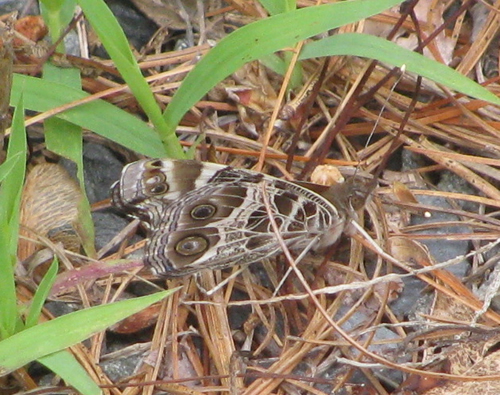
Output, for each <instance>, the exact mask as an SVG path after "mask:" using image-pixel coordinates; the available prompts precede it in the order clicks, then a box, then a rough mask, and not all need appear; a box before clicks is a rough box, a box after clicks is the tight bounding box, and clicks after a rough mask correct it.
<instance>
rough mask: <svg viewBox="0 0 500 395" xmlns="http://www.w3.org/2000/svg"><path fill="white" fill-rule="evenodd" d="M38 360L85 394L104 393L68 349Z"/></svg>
mask: <svg viewBox="0 0 500 395" xmlns="http://www.w3.org/2000/svg"><path fill="white" fill-rule="evenodd" d="M37 361H38V362H40V363H41V364H42V365H45V366H46V367H47V368H49V369H50V370H52V371H53V372H54V373H55V374H57V375H58V376H59V377H61V378H62V379H63V380H64V381H65V382H66V383H67V384H69V385H71V386H72V387H74V388H75V389H76V390H77V391H78V392H80V393H81V394H83V395H99V394H101V393H102V391H101V389H100V388H99V386H98V385H97V384H96V383H95V382H94V381H93V380H92V378H91V377H90V376H89V374H88V373H87V371H86V370H85V369H84V367H83V366H82V365H80V363H79V362H78V361H77V360H76V358H75V357H74V356H73V354H71V353H70V352H69V351H68V350H61V351H58V352H56V353H53V354H49V355H46V356H45V357H42V358H38V360H37Z"/></svg>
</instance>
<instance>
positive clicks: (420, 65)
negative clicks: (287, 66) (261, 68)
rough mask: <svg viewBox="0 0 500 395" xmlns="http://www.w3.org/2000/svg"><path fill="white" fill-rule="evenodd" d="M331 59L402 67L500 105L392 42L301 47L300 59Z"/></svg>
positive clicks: (330, 40) (363, 37) (349, 37)
mask: <svg viewBox="0 0 500 395" xmlns="http://www.w3.org/2000/svg"><path fill="white" fill-rule="evenodd" d="M333 55H354V56H362V57H365V58H370V59H377V60H380V61H381V62H385V63H389V64H392V65H394V66H397V67H401V66H402V65H405V67H406V70H407V71H411V72H414V73H417V74H418V75H421V76H422V77H426V78H428V79H430V80H432V81H435V82H438V83H440V84H443V85H445V86H447V87H448V88H451V89H453V90H456V91H458V92H461V93H464V94H466V95H469V96H472V97H475V98H477V99H481V100H486V101H489V102H491V103H494V104H500V99H499V98H498V97H496V96H495V95H494V94H493V93H491V92H490V91H488V90H487V89H485V88H483V87H482V86H481V85H479V84H478V83H476V82H474V81H472V80H471V79H469V78H467V77H466V76H464V75H462V74H460V73H458V72H456V71H455V70H453V69H452V68H450V67H448V66H446V65H444V64H442V63H439V62H436V61H435V60H432V59H429V58H427V57H425V56H423V55H420V54H419V53H416V52H412V51H409V50H407V49H405V48H403V47H401V46H399V45H397V44H394V43H393V42H390V41H387V40H384V39H383V38H379V37H375V36H370V35H368V34H361V33H346V34H339V35H336V36H331V37H327V38H325V39H322V40H319V41H315V42H312V43H309V44H307V45H305V46H304V48H303V51H302V53H301V54H300V59H308V58H312V57H321V56H333Z"/></svg>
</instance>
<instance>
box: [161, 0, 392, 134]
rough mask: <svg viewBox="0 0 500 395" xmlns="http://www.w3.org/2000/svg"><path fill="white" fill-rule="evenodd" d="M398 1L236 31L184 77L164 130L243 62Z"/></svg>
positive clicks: (357, 2) (315, 11)
mask: <svg viewBox="0 0 500 395" xmlns="http://www.w3.org/2000/svg"><path fill="white" fill-rule="evenodd" d="M401 2H402V1H400V0H353V1H345V2H338V3H334V4H324V5H320V6H314V7H306V8H302V9H299V10H294V11H290V12H286V13H282V14H279V15H275V16H272V17H270V18H267V19H263V20H260V21H257V22H254V23H251V24H249V25H246V26H244V27H242V28H241V29H238V30H236V31H235V32H233V33H231V34H229V35H228V36H226V37H225V38H223V39H222V40H221V41H220V42H219V43H218V44H217V45H216V46H215V47H214V48H212V49H211V50H210V52H208V53H207V54H206V55H205V56H204V57H203V58H202V59H201V60H200V62H199V63H198V64H197V65H196V67H195V68H194V69H193V70H191V72H190V73H189V74H188V75H187V76H186V78H185V79H184V81H183V83H182V85H181V86H180V88H179V89H178V90H177V92H176V93H175V95H174V97H173V98H172V101H171V102H170V104H169V106H168V107H167V109H166V111H165V112H164V114H163V116H164V117H165V120H166V121H167V126H168V130H169V131H171V132H173V131H175V128H176V127H177V125H178V123H179V122H180V120H181V119H182V117H183V116H184V114H185V113H186V112H187V111H188V110H189V109H190V108H191V107H192V106H193V105H194V104H195V103H196V102H197V101H198V100H200V99H201V97H202V96H203V95H205V94H206V93H207V92H208V91H209V90H210V89H211V88H212V87H214V86H215V85H216V84H217V83H218V82H220V81H222V80H223V79H224V78H226V77H227V76H228V75H230V74H231V73H233V72H234V71H236V70H237V69H239V68H240V67H241V66H243V65H244V64H245V63H248V62H250V61H252V60H255V59H260V58H261V57H263V56H265V55H269V54H271V53H273V52H276V51H278V50H280V49H283V48H286V47H290V46H293V45H294V44H295V43H297V42H298V41H300V40H304V39H306V38H308V37H312V36H314V35H316V34H319V33H322V32H325V31H327V30H329V29H334V28H336V27H339V26H342V25H345V24H348V23H353V22H356V21H358V20H361V19H363V18H366V17H369V16H371V15H374V14H377V13H379V12H382V11H384V10H385V9H387V8H390V7H392V6H394V5H397V4H399V3H401ZM292 27H293V28H292Z"/></svg>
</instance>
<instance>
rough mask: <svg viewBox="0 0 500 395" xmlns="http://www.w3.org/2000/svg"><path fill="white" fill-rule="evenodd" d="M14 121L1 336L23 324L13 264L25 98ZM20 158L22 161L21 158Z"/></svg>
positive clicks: (1, 262) (2, 229) (0, 195)
mask: <svg viewBox="0 0 500 395" xmlns="http://www.w3.org/2000/svg"><path fill="white" fill-rule="evenodd" d="M16 104H17V107H16V111H15V112H14V118H13V120H12V134H11V138H10V142H9V149H8V151H7V161H8V162H10V163H13V161H14V162H15V164H14V165H13V166H12V167H11V169H10V172H9V175H8V177H6V178H5V179H4V180H3V182H2V184H1V185H0V234H1V235H0V290H1V297H0V338H6V337H8V336H11V335H13V334H14V333H15V331H16V329H17V328H18V326H20V321H19V317H18V314H17V305H16V289H15V283H14V265H15V263H16V253H17V240H18V233H19V206H20V200H21V191H22V188H23V183H24V174H25V172H26V161H25V158H26V152H27V142H26V132H25V129H24V106H23V97H22V96H20V97H18V101H17V103H16ZM19 158H20V160H18V159H19Z"/></svg>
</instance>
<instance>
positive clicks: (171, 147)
mask: <svg viewBox="0 0 500 395" xmlns="http://www.w3.org/2000/svg"><path fill="white" fill-rule="evenodd" d="M78 3H79V5H80V7H82V10H83V12H84V13H85V17H86V18H87V20H88V21H89V23H90V24H91V25H92V27H93V28H94V30H95V32H96V33H97V35H98V36H99V39H100V40H101V42H102V43H103V45H104V47H105V48H106V50H107V51H108V54H109V56H111V59H113V61H114V62H115V65H116V67H117V68H118V70H119V71H120V74H121V75H122V77H123V78H124V79H125V81H126V82H127V84H128V86H129V87H130V90H131V91H132V93H133V94H134V96H135V98H136V99H137V101H138V102H139V104H140V105H141V107H142V109H143V110H144V112H145V113H146V114H147V115H148V117H149V119H150V120H151V122H152V123H153V125H154V126H155V129H156V131H157V132H158V133H159V134H160V136H161V139H162V142H163V145H164V148H165V151H166V152H167V154H168V156H170V157H175V158H184V150H183V149H182V146H181V145H180V143H179V141H178V139H177V137H176V135H175V130H171V131H168V129H167V124H166V123H165V120H164V119H163V116H162V113H161V110H160V107H159V106H158V103H157V102H156V99H155V97H154V95H153V93H152V92H151V89H150V87H149V85H148V83H147V81H146V80H145V79H144V77H143V75H142V72H141V70H140V68H139V65H138V64H137V61H136V60H135V58H134V56H133V54H132V51H131V50H130V47H129V43H128V41H127V39H126V37H125V34H124V33H123V30H122V28H121V27H120V25H119V24H118V22H117V20H116V19H115V17H114V15H113V13H112V12H111V11H110V9H109V8H108V6H107V5H106V4H105V3H104V1H102V0H78Z"/></svg>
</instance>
